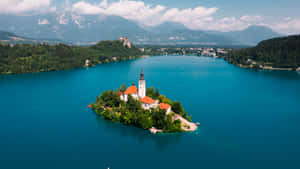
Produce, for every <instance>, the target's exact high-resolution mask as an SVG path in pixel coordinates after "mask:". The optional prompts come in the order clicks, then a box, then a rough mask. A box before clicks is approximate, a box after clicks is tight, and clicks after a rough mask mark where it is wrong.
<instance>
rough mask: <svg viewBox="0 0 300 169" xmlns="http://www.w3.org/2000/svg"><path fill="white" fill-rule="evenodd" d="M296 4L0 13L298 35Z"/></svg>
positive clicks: (110, 2) (39, 0) (6, 5)
mask: <svg viewBox="0 0 300 169" xmlns="http://www.w3.org/2000/svg"><path fill="white" fill-rule="evenodd" d="M299 7H300V0H0V15H4V14H5V15H7V14H9V15H37V14H47V13H59V12H66V11H67V12H72V13H74V14H76V16H85V15H99V16H100V15H115V16H121V17H123V18H125V19H128V20H132V21H135V22H137V23H138V24H139V25H141V26H157V25H160V24H162V23H164V22H176V23H181V24H183V25H185V26H186V27H187V28H189V29H192V30H216V31H234V30H242V29H245V28H247V27H248V26H250V25H262V26H268V27H270V28H272V29H273V30H274V31H277V32H279V33H283V34H299V33H300V12H299ZM40 23H41V24H51V23H49V22H48V21H47V20H42V21H40Z"/></svg>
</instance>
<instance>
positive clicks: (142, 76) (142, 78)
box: [140, 68, 145, 80]
mask: <svg viewBox="0 0 300 169" xmlns="http://www.w3.org/2000/svg"><path fill="white" fill-rule="evenodd" d="M140 80H145V78H144V72H143V68H142V71H141V75H140Z"/></svg>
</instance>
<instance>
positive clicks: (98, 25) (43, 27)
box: [0, 12, 282, 46]
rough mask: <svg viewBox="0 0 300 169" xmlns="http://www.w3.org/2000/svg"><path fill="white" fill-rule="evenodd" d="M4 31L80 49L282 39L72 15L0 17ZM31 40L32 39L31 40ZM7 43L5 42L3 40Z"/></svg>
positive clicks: (256, 30) (255, 32)
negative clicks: (117, 42) (119, 42)
mask: <svg viewBox="0 0 300 169" xmlns="http://www.w3.org/2000/svg"><path fill="white" fill-rule="evenodd" d="M0 22H1V23H4V24H1V25H0V30H2V31H6V32H12V33H14V34H17V35H19V36H20V37H30V38H32V39H31V40H36V39H37V40H41V39H46V40H47V39H48V40H49V39H50V42H57V41H59V40H51V39H61V40H63V41H66V42H70V43H72V44H77V45H91V44H95V43H96V42H98V41H100V40H113V39H119V37H128V38H129V39H130V40H131V41H132V42H133V43H135V44H137V45H147V44H158V45H176V44H177V45H189V44H191V45H249V46H254V45H256V44H257V43H258V42H260V41H262V40H265V39H269V38H273V37H279V36H282V35H281V34H279V33H276V32H274V31H273V30H271V29H270V28H268V27H263V26H250V27H248V28H247V29H245V30H242V31H232V32H218V31H201V30H190V29H188V28H186V27H185V26H184V25H182V24H179V23H172V22H167V23H163V24H161V25H158V26H156V27H144V26H143V27H142V26H139V25H138V24H137V23H136V22H133V21H130V20H126V19H124V18H123V17H119V16H91V15H90V16H79V15H76V14H73V13H71V12H62V13H53V14H44V15H33V16H14V15H0ZM30 38H28V39H30ZM0 40H3V39H0Z"/></svg>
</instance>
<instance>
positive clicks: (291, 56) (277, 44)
mask: <svg viewBox="0 0 300 169" xmlns="http://www.w3.org/2000/svg"><path fill="white" fill-rule="evenodd" d="M225 59H226V60H228V61H229V62H231V63H233V64H241V65H244V66H250V67H252V66H253V67H259V66H260V67H261V68H263V67H264V68H292V69H294V70H295V69H297V68H298V67H300V35H295V36H288V37H282V38H275V39H270V40H265V41H262V42H260V43H259V44H258V45H257V46H256V47H252V48H247V49H240V50H233V51H232V52H230V53H229V55H228V56H227V57H225Z"/></svg>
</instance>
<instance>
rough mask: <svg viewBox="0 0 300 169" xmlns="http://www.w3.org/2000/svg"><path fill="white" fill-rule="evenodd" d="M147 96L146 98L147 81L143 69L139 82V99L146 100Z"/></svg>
mask: <svg viewBox="0 0 300 169" xmlns="http://www.w3.org/2000/svg"><path fill="white" fill-rule="evenodd" d="M145 96H146V81H145V78H144V72H143V68H142V71H141V75H140V80H139V97H140V98H144V97H145Z"/></svg>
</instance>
